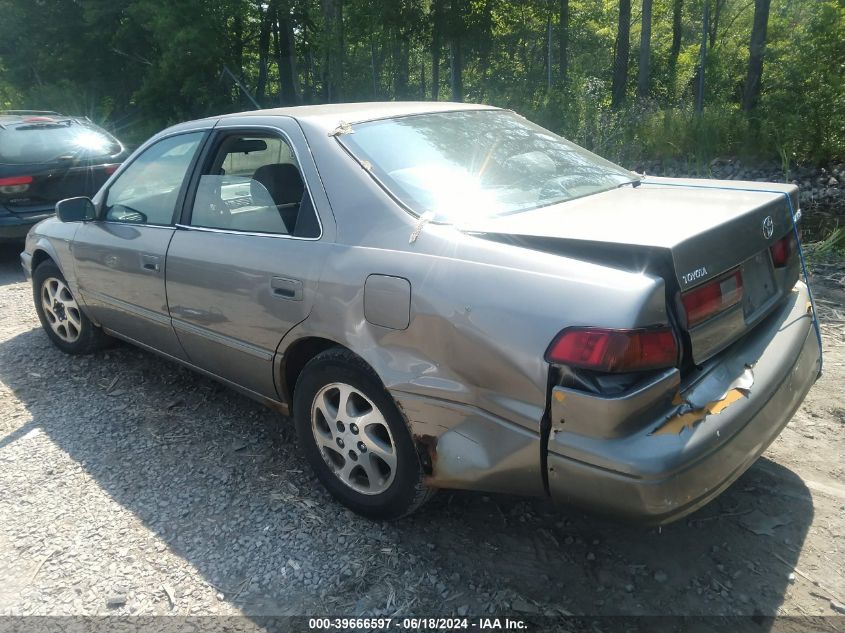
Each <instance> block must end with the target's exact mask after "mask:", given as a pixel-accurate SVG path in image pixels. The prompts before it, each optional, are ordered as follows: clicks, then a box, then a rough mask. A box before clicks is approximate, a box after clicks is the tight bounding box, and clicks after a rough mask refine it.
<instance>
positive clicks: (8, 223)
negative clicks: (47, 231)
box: [0, 209, 55, 242]
mask: <svg viewBox="0 0 845 633" xmlns="http://www.w3.org/2000/svg"><path fill="white" fill-rule="evenodd" d="M54 214H55V211H54V210H53V209H41V210H38V211H34V212H32V213H19V214H14V213H9V214H2V215H0V242H20V241H22V240H23V239H25V238H26V234H27V233H28V232H29V229H31V228H32V227H33V226H35V225H36V224H38V223H39V222H41V220H44V219H46V218H49V217H51V216H52V215H54Z"/></svg>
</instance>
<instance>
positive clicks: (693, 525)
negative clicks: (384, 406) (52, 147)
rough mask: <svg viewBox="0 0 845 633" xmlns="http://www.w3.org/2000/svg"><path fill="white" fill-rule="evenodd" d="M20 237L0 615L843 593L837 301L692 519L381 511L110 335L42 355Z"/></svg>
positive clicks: (430, 607) (825, 604) (722, 605)
mask: <svg viewBox="0 0 845 633" xmlns="http://www.w3.org/2000/svg"><path fill="white" fill-rule="evenodd" d="M17 251H18V249H17V248H3V249H0V579H2V582H0V615H28V614H38V615H70V614H73V615H101V614H119V615H124V614H147V615H155V614H172V615H193V614H196V615H212V614H221V615H222V614H232V615H236V614H246V615H251V616H258V615H286V614H291V615H302V614H308V615H325V614H330V615H341V616H351V615H356V614H366V615H379V614H390V615H394V614H395V615H397V616H401V615H417V616H429V615H450V614H451V615H454V614H460V615H463V614H470V615H480V614H485V613H491V614H502V613H505V612H511V613H513V612H516V613H520V614H524V615H528V616H530V614H544V613H546V614H568V613H572V614H577V615H614V614H710V615H731V614H762V615H778V614H781V615H782V614H789V615H833V614H835V611H834V606H835V604H836V602H837V601H838V602H842V601H843V600H845V541H844V540H843V522H844V521H845V519H843V516H845V513H843V510H845V485H843V474H845V460H843V452H845V451H843V449H844V448H845V396H843V392H842V384H843V375H844V374H845V369H843V364H845V363H844V362H843V361H845V334H843V331H845V319H843V318H842V315H841V312H840V314H839V317H838V318H839V321H838V322H836V321H835V320H832V321H831V322H830V323H828V324H826V325H825V328H824V332H825V350H826V354H827V356H826V374H825V376H824V377H823V378H822V380H821V381H820V382H819V383H818V384H817V385H816V387H815V388H814V389H813V391H812V392H811V394H810V397H809V398H808V400H807V401H806V403H805V404H804V406H803V407H802V409H801V410H800V411H799V413H798V414H797V415H796V417H795V419H794V420H793V421H792V422H791V423H790V425H789V427H787V429H786V431H785V432H784V433H783V434H782V436H781V437H780V438H779V439H778V440H777V442H776V443H775V444H774V445H773V446H772V448H771V449H770V450H769V451H768V452H767V453H766V455H765V456H764V457H763V458H762V459H760V460H759V461H758V463H757V464H756V465H755V466H754V467H753V468H752V469H751V470H750V471H749V472H748V473H746V474H745V475H744V476H743V477H742V478H741V479H740V480H739V481H738V482H737V483H736V484H734V485H733V486H732V487H731V488H730V489H729V490H728V491H727V492H726V493H725V494H723V495H722V496H721V497H720V498H719V499H717V500H716V501H714V502H713V503H711V504H710V505H708V506H706V507H705V508H703V509H702V510H700V511H699V512H697V513H696V514H694V515H692V516H690V517H689V518H688V519H685V520H683V521H680V522H678V523H676V524H672V525H669V526H666V527H663V528H662V529H658V528H646V527H636V526H634V527H632V526H627V525H622V524H619V523H615V522H613V521H611V520H608V519H603V518H599V517H595V516H590V515H587V514H584V513H582V512H580V511H578V510H576V509H573V508H570V507H566V506H554V505H552V504H550V503H547V502H544V501H540V500H530V499H528V500H526V499H520V498H513V497H505V496H498V495H484V494H476V493H467V492H444V493H441V494H439V495H438V496H437V497H436V498H435V499H434V500H433V501H432V502H431V503H430V504H429V505H427V506H426V507H425V508H424V510H423V511H422V512H420V513H419V514H417V515H416V516H413V517H410V518H408V519H405V520H403V521H400V522H398V523H392V524H379V523H373V522H370V521H367V520H365V519H362V518H359V517H356V516H355V515H353V514H351V513H350V512H348V511H346V510H344V509H342V508H341V507H340V506H339V505H337V504H336V503H334V502H333V501H332V500H331V499H330V498H329V496H328V495H327V494H326V493H325V492H324V491H323V490H322V488H321V487H320V486H319V485H318V484H317V483H316V481H315V479H314V478H313V476H312V475H311V473H310V471H309V470H308V467H307V465H306V464H305V462H304V460H303V458H302V457H301V456H300V454H299V452H298V450H297V447H296V444H295V442H294V440H293V433H292V428H291V425H290V424H289V423H288V421H286V420H284V419H281V418H279V417H278V416H277V415H276V414H274V413H272V412H270V411H268V410H266V409H264V408H262V407H261V406H259V405H257V404H255V403H253V402H251V401H250V400H247V399H245V398H243V397H241V396H239V395H237V394H235V393H233V392H232V391H229V390H228V389H226V388H225V387H222V386H219V385H217V384H216V383H214V382H212V381H210V380H207V379H205V378H203V377H200V376H198V375H195V374H193V373H191V372H190V371H187V370H185V369H182V368H180V367H177V366H176V365H173V364H170V363H168V362H166V361H164V360H160V359H158V358H157V357H155V356H153V355H152V354H148V353H145V352H141V351H139V350H136V349H133V348H131V347H128V346H125V345H119V346H117V347H115V348H114V349H112V350H109V351H108V352H104V353H99V354H96V355H94V356H89V357H84V358H72V357H69V356H65V355H63V354H62V353H61V352H59V351H58V350H56V349H55V348H54V347H53V346H52V345H51V344H50V342H49V341H48V339H47V336H46V335H45V334H44V333H43V332H42V331H41V330H40V328H39V327H38V322H37V319H36V316H35V312H34V310H33V308H32V301H31V291H30V286H29V285H28V284H27V283H25V282H24V280H23V275H22V274H21V272H20V268H19V265H18V261H17ZM832 278H833V279H834V281H830V280H828V282H827V283H826V284H824V285H823V286H820V295H821V298H822V300H823V301H825V302H826V303H824V304H822V305H825V306H830V308H829V313H830V314H832V315H834V317H836V314H837V313H836V312H835V310H836V309H839V310H840V311H841V309H842V308H841V306H842V305H843V303H845V301H843V299H845V291H843V286H842V281H841V279H842V275H840V276H839V278H838V281H837V280H836V279H837V278H836V275H833V276H832ZM836 306H839V308H837V307H836ZM832 600H833V602H832Z"/></svg>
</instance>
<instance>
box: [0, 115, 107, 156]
mask: <svg viewBox="0 0 845 633" xmlns="http://www.w3.org/2000/svg"><path fill="white" fill-rule="evenodd" d="M122 149H123V148H122V147H121V146H120V143H118V142H117V141H116V140H115V139H114V137H112V136H111V135H110V134H108V133H107V132H105V131H104V130H101V129H100V128H98V127H96V126H94V125H90V124H87V123H82V122H79V121H76V120H73V119H67V120H56V121H51V122H44V121H41V122H29V123H28V122H26V121H24V122H23V123H19V124H16V125H9V126H8V127H6V128H4V129H0V163H2V164H5V165H26V164H31V163H36V164H40V163H51V162H54V161H58V160H79V159H93V158H104V157H107V156H113V155H115V154H119V153H120V152H121V151H122Z"/></svg>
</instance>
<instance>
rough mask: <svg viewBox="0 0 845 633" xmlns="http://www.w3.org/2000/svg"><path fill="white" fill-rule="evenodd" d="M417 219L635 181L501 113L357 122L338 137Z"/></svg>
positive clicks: (508, 208)
mask: <svg viewBox="0 0 845 633" xmlns="http://www.w3.org/2000/svg"><path fill="white" fill-rule="evenodd" d="M337 138H338V139H339V140H340V142H341V143H342V144H343V145H344V146H345V147H346V148H347V149H348V150H349V151H350V152H351V153H352V155H353V156H355V157H356V158H357V159H358V161H359V162H361V164H363V165H365V166H366V167H367V170H368V171H369V172H370V173H371V174H372V175H373V176H375V178H377V179H378V180H379V182H381V184H382V185H383V186H384V187H385V188H386V189H387V190H388V191H390V192H391V193H392V194H393V195H394V196H395V197H396V198H397V199H399V201H401V202H402V203H403V204H404V205H405V206H406V207H408V208H409V209H410V210H411V211H413V212H414V213H416V214H423V213H433V214H434V219H435V221H442V222H448V223H454V224H460V223H462V222H465V221H468V220H473V219H478V218H489V217H494V216H499V215H506V214H510V213H518V212H520V211H528V210H530V209H536V208H537V207H543V206H548V205H552V204H557V203H560V202H565V201H567V200H572V199H574V198H579V197H582V196H586V195H590V194H593V193H599V192H601V191H607V190H609V189H613V188H614V187H618V186H620V185H623V184H628V183H631V182H634V181H636V180H637V176H636V175H635V174H633V173H631V172H629V171H627V170H625V169H623V168H622V167H619V166H618V165H614V164H613V163H611V162H609V161H606V160H604V159H603V158H600V157H599V156H596V155H595V154H592V153H591V152H588V151H587V150H585V149H583V148H581V147H579V146H577V145H575V144H574V143H570V142H569V141H567V140H565V139H563V138H561V137H559V136H557V135H555V134H553V133H551V132H549V131H548V130H545V129H543V128H541V127H540V126H538V125H534V124H533V123H531V122H529V121H526V120H525V119H523V118H522V117H519V116H517V115H515V114H513V113H512V112H507V111H503V110H464V111H458V112H442V113H434V114H422V115H413V116H406V117H399V118H393V119H384V120H378V121H370V122H367V123H359V124H357V125H354V126H353V127H352V133H351V134H344V135H342V136H338V137H337Z"/></svg>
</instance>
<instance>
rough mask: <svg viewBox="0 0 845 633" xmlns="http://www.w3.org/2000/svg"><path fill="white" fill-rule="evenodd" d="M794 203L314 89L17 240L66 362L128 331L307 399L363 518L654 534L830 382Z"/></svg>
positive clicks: (165, 159) (285, 409)
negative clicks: (481, 496)
mask: <svg viewBox="0 0 845 633" xmlns="http://www.w3.org/2000/svg"><path fill="white" fill-rule="evenodd" d="M797 200H798V197H797V190H796V188H795V187H792V186H787V185H770V184H759V183H737V182H719V181H708V180H697V181H696V180H674V179H663V178H651V177H645V176H640V175H637V174H634V173H631V172H629V171H627V170H625V169H623V168H621V167H619V166H617V165H614V164H612V163H610V162H608V161H606V160H604V159H602V158H599V157H598V156H595V155H594V154H591V153H590V152H588V151H586V150H584V149H582V148H580V147H578V146H577V145H574V144H572V143H570V142H568V141H566V140H565V139H563V138H560V137H559V136H557V135H555V134H553V133H551V132H549V131H547V130H545V129H543V128H541V127H539V126H537V125H534V124H532V123H530V122H529V121H527V120H525V119H524V118H522V117H520V116H518V115H517V114H514V113H513V112H510V111H507V110H501V109H497V108H491V107H487V106H473V105H466V104H454V103H371V104H338V105H322V106H307V107H299V108H286V109H278V110H264V111H256V112H248V113H242V114H234V115H227V116H219V117H212V118H208V119H203V120H199V121H193V122H190V123H184V124H181V125H177V126H175V127H172V128H169V129H167V130H165V131H163V132H161V133H160V134H158V135H157V136H155V137H153V138H152V139H150V140H149V141H148V142H147V143H146V144H144V145H143V146H142V147H140V148H139V149H138V150H137V151H136V152H135V153H134V154H133V155H132V156H131V157H130V158H129V159H128V160H127V161H126V162H125V163H124V164H123V165H122V167H121V168H120V169H119V170H118V171H117V172H116V173H114V174H113V175H112V176H111V177H110V179H109V180H108V181H107V182H106V184H105V185H104V186H103V188H102V189H101V190H100V191H99V192H98V193H97V195H96V196H94V198H93V200H89V199H87V198H74V199H69V200H64V201H62V202H60V203H59V204H58V205H57V214H58V217H56V218H51V219H48V220H45V221H43V222H42V223H40V224H38V225H37V226H35V227H34V228H33V229H32V231H31V232H30V233H29V236H28V238H27V242H26V250H25V252H24V253H23V254H22V256H21V257H22V263H23V267H24V270H25V271H26V273H27V274H28V275H31V277H32V281H33V294H34V300H35V309H36V310H37V312H38V316H39V318H40V320H41V323H42V324H43V326H44V330H45V331H46V333H47V335H48V336H49V337H50V338H51V339H52V341H53V342H54V343H55V344H56V346H57V347H58V348H59V349H61V350H62V351H64V352H67V353H70V354H82V353H88V352H92V351H94V350H96V349H99V348H100V347H102V346H103V345H106V344H107V343H108V342H110V341H112V340H113V339H115V338H118V339H123V340H124V341H128V342H130V343H132V344H134V345H138V346H140V347H143V348H145V349H148V350H151V351H153V352H156V353H158V354H161V355H163V356H165V357H167V358H170V359H172V360H173V361H175V362H178V363H181V364H183V365H186V366H188V367H191V368H193V369H195V370H197V371H199V372H201V373H203V374H205V375H207V376H211V377H212V378H215V379H217V380H220V381H222V382H224V383H226V384H227V385H230V386H231V387H233V388H235V389H237V390H239V391H241V392H243V393H245V394H247V395H249V396H251V397H252V398H255V399H257V400H259V401H261V402H264V403H265V404H267V405H269V406H271V407H274V408H276V409H278V410H279V411H281V412H282V413H283V414H287V415H290V416H292V418H293V420H294V423H295V426H296V431H297V434H298V438H299V444H300V446H301V450H302V451H303V452H304V454H305V456H306V458H307V459H308V461H309V463H310V464H311V466H312V467H313V469H314V472H315V473H316V475H317V477H318V478H319V480H320V481H321V482H322V483H323V485H325V487H326V488H327V489H328V490H329V491H330V492H331V494H332V495H334V496H335V497H336V498H337V499H338V500H339V501H340V502H341V503H343V504H345V505H347V506H348V507H349V508H351V509H353V510H354V511H356V512H359V513H361V514H364V515H367V516H371V517H379V518H396V517H400V516H402V515H405V514H408V513H410V512H412V511H413V510H415V509H416V508H418V507H419V506H420V505H421V504H422V503H423V502H424V501H425V500H426V499H427V498H428V497H429V496H430V495H431V494H432V492H433V491H434V490H437V489H438V488H465V489H475V490H485V491H495V492H505V493H513V494H519V495H539V496H547V497H550V498H551V499H554V500H557V501H561V502H571V503H577V504H580V505H583V506H588V507H592V508H594V509H596V510H599V511H603V512H607V513H610V514H613V515H616V516H620V517H628V518H631V519H639V520H643V521H648V522H654V523H659V522H666V521H671V520H675V519H677V518H679V517H681V516H684V515H685V514H687V513H689V512H692V511H693V510H695V509H696V508H698V507H700V506H701V505H703V504H704V503H706V502H708V501H709V500H710V499H712V498H714V497H715V496H716V495H718V494H719V493H720V492H721V491H722V490H724V489H725V488H726V487H727V486H728V485H730V484H731V482H733V481H734V480H735V479H736V478H737V477H739V475H740V474H742V473H743V472H744V471H745V470H746V469H747V468H748V467H749V466H750V465H751V464H752V463H753V462H754V460H755V459H757V457H758V456H759V455H760V454H761V453H762V452H763V451H764V450H765V448H766V447H767V446H768V445H769V444H770V443H771V442H772V441H773V440H774V439H775V437H776V436H777V435H778V433H779V432H780V431H781V429H783V427H784V426H785V425H786V423H787V422H788V421H789V419H790V417H791V416H792V415H793V413H794V412H795V410H796V409H797V408H798V406H799V405H800V403H801V401H802V400H803V399H804V396H805V395H806V394H807V392H808V390H809V389H810V387H811V386H812V385H813V383H814V381H815V380H816V378H817V376H818V374H819V372H820V370H821V358H820V356H821V353H820V346H819V342H818V340H819V339H818V338H817V337H816V332H814V325H816V323H815V321H814V319H815V316H814V311H813V309H812V300H811V295H810V294H809V289H808V287H807V286H806V285H805V283H804V282H803V281H800V280H799V277H800V273H801V262H800V257H799V256H800V249H799V244H798V241H797V240H798V235H797V231H796V230H795V228H794V224H795V222H796V219H797V217H798V215H799V214H800V210H798V208H797Z"/></svg>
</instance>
